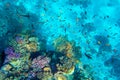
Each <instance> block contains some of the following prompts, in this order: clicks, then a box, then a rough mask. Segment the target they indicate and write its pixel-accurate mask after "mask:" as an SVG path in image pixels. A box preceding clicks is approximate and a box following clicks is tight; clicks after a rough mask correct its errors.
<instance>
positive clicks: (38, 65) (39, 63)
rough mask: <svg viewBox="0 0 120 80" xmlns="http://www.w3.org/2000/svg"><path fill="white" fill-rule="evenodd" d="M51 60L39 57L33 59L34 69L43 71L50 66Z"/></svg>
mask: <svg viewBox="0 0 120 80" xmlns="http://www.w3.org/2000/svg"><path fill="white" fill-rule="evenodd" d="M49 62H50V59H49V58H48V57H44V56H38V57H37V58H35V59H33V61H32V68H33V69H35V70H36V71H39V70H41V69H42V68H44V67H45V66H48V64H49Z"/></svg>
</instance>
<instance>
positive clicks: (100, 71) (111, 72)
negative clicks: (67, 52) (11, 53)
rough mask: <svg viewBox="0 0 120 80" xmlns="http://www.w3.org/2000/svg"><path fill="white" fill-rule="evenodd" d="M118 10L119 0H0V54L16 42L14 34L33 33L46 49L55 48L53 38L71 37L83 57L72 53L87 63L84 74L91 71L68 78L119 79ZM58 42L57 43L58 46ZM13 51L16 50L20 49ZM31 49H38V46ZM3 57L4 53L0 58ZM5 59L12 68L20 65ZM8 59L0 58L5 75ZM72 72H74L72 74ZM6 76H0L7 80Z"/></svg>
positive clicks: (119, 39) (7, 72) (119, 6)
mask: <svg viewBox="0 0 120 80" xmlns="http://www.w3.org/2000/svg"><path fill="white" fill-rule="evenodd" d="M119 13H120V0H0V53H1V54H0V55H2V54H3V53H4V50H5V49H6V48H7V47H8V46H11V45H12V47H13V45H15V43H14V42H13V41H12V40H13V39H14V38H16V35H28V38H29V37H30V36H33V35H34V36H35V37H37V38H38V39H39V40H40V41H38V42H43V43H42V44H44V46H42V47H45V51H46V52H49V51H57V49H56V48H55V46H54V41H55V40H56V39H57V38H58V37H60V36H64V37H67V40H68V41H73V42H74V43H75V46H79V50H80V51H81V55H82V57H77V56H79V55H80V54H75V57H76V58H77V59H78V60H79V61H81V63H82V65H89V67H90V68H89V69H88V71H87V72H86V73H85V74H91V72H92V74H91V76H92V78H90V79H80V78H78V79H77V78H76V79H74V78H73V77H72V78H67V80H70V79H71V80H120V33H119V32H120V15H119ZM22 38H25V37H24V36H22ZM18 39H19V38H18ZM14 40H15V39H14ZM19 40H23V39H19ZM10 41H11V44H10ZM12 42H13V43H12ZM19 43H20V41H19ZM63 43H64V42H63ZM40 44H41V43H40ZM60 44H61V43H58V46H59V45H60ZM24 49H25V48H24ZM29 49H31V48H29ZM15 52H16V53H19V50H18V52H17V51H15ZM33 52H38V53H40V51H39V50H36V51H33ZM58 52H59V51H58ZM76 52H77V51H76ZM30 53H32V51H30ZM61 53H63V52H61ZM26 54H27V53H26ZM51 55H53V54H51ZM5 56H6V55H5ZM27 56H28V55H27ZM32 56H33V55H32ZM2 57H3V55H2V56H1V57H0V59H1V58H2ZM5 59H6V57H5ZM55 60H56V58H55ZM8 63H9V64H11V65H12V67H13V68H14V66H19V65H13V64H14V63H13V64H12V63H11V62H8ZM8 63H5V62H4V60H3V62H2V61H1V62H0V65H1V70H0V74H1V75H5V77H6V78H7V76H6V75H9V71H10V69H8V68H7V69H8V71H7V70H4V67H5V68H6V66H5V65H6V64H8ZM51 63H52V64H50V66H51V65H52V67H51V68H52V69H53V71H56V69H55V70H54V68H55V66H53V65H54V64H56V63H57V62H56V63H54V60H53V62H51ZM78 65H80V64H78ZM75 66H77V65H75ZM77 67H78V66H77ZM74 71H75V70H74ZM21 74H22V72H21ZM74 74H75V72H74V73H73V74H71V75H72V76H74ZM23 75H24V74H23ZM66 75H67V74H66ZM9 76H10V75H9ZM67 76H68V77H69V76H70V75H67ZM0 77H1V76H0ZM74 77H75V76H74ZM6 78H0V80H7V79H6ZM10 80H29V79H28V78H16V79H10ZM30 80H37V79H31V78H30ZM39 80H41V79H39ZM43 80H44V79H43ZM45 80H46V79H45ZM47 80H54V79H47ZM55 80H64V79H55Z"/></svg>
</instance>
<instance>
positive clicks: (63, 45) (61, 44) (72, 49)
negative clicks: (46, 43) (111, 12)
mask: <svg viewBox="0 0 120 80" xmlns="http://www.w3.org/2000/svg"><path fill="white" fill-rule="evenodd" d="M54 47H55V50H56V51H58V52H61V53H64V54H65V55H66V56H67V57H68V58H72V57H76V55H77V57H78V58H81V57H82V55H81V52H80V47H79V46H76V44H75V42H74V41H69V40H68V39H67V38H66V37H61V36H60V37H58V38H57V39H56V40H54Z"/></svg>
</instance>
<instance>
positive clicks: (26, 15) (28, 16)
mask: <svg viewBox="0 0 120 80" xmlns="http://www.w3.org/2000/svg"><path fill="white" fill-rule="evenodd" d="M20 16H23V17H26V18H30V14H29V13H28V14H25V15H20Z"/></svg>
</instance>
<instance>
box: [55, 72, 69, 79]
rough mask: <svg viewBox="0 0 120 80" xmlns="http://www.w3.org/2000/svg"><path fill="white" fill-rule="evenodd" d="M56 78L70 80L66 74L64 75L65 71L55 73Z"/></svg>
mask: <svg viewBox="0 0 120 80" xmlns="http://www.w3.org/2000/svg"><path fill="white" fill-rule="evenodd" d="M54 77H55V80H68V79H67V77H66V76H65V75H63V73H61V72H57V73H56V74H55V75H54Z"/></svg>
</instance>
